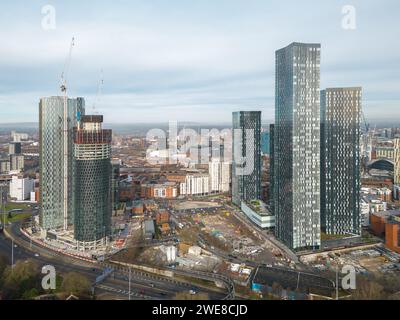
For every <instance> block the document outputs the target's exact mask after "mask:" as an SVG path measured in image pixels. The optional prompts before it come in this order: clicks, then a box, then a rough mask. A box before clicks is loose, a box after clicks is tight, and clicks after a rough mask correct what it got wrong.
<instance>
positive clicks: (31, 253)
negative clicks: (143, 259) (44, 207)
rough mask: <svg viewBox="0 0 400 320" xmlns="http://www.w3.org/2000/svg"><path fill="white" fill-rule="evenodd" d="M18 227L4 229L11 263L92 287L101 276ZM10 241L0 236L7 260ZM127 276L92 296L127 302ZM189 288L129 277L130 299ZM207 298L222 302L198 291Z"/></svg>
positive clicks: (218, 294)
mask: <svg viewBox="0 0 400 320" xmlns="http://www.w3.org/2000/svg"><path fill="white" fill-rule="evenodd" d="M19 226H20V224H19V223H13V224H12V225H11V226H8V227H7V230H6V231H7V232H8V233H9V234H10V235H11V236H12V237H13V238H14V262H15V261H17V260H26V259H31V260H33V261H35V262H36V263H38V265H39V266H45V265H52V266H54V267H55V269H56V272H59V273H66V272H71V271H74V272H77V273H80V274H82V275H84V276H85V277H87V278H88V280H89V281H90V282H91V283H95V281H96V277H97V276H99V275H101V274H102V272H103V269H102V267H101V266H100V265H98V264H96V263H90V262H85V261H82V260H78V259H75V258H72V257H68V256H65V255H62V254H60V253H57V252H54V251H51V250H49V249H46V248H44V247H41V246H39V245H37V244H35V243H31V242H30V241H29V239H28V238H26V237H25V236H24V235H23V234H22V233H21V231H20V230H19ZM11 251H12V241H11V239H9V238H7V237H6V236H5V234H3V233H2V234H0V252H1V253H3V254H5V255H7V256H9V257H10V258H11ZM128 279H129V278H128V275H127V274H126V273H123V272H114V273H113V274H112V275H111V276H109V277H108V278H106V279H105V280H104V281H103V282H102V283H100V284H97V285H96V286H95V292H96V295H98V296H101V295H102V294H104V293H108V294H111V295H112V297H113V298H116V299H128V287H129V284H128V283H129V281H128ZM191 287H192V285H191V284H190V283H187V282H183V281H176V280H174V279H170V278H166V277H165V278H163V277H159V276H156V277H155V276H154V275H152V274H149V273H146V274H144V276H143V273H142V275H140V276H139V275H137V274H135V273H132V274H131V299H157V300H161V299H172V298H174V296H175V294H176V293H178V292H182V291H187V292H188V291H189V290H190V289H191ZM201 292H205V293H207V294H208V295H209V298H210V299H213V300H218V299H222V298H223V297H224V296H225V294H224V293H223V292H222V293H221V292H216V291H213V290H207V289H201Z"/></svg>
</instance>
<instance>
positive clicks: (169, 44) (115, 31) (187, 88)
mask: <svg viewBox="0 0 400 320" xmlns="http://www.w3.org/2000/svg"><path fill="white" fill-rule="evenodd" d="M14 3H15V4H12V5H11V4H9V5H7V9H8V10H4V12H2V13H1V18H2V19H1V21H2V24H4V27H3V28H2V31H1V32H2V33H4V34H3V37H2V38H3V43H4V47H3V48H2V59H1V60H0V66H1V67H2V68H3V70H5V72H4V73H2V74H1V75H0V77H1V78H0V80H1V81H0V82H1V83H3V85H2V86H1V87H0V108H1V110H2V113H1V118H0V123H12V122H14V123H15V122H21V121H23V120H24V119H26V117H27V116H29V117H30V118H32V119H37V115H36V114H35V106H36V104H37V100H38V97H41V96H51V95H54V93H55V92H56V90H57V86H56V85H55V84H56V83H57V79H58V77H59V74H60V70H61V69H62V64H63V62H64V59H65V51H66V44H67V43H68V41H69V39H70V38H71V37H72V36H75V37H76V48H75V49H74V57H73V59H72V63H71V72H70V95H71V96H85V98H86V100H87V101H88V107H89V108H91V106H92V105H93V103H94V102H95V100H96V91H97V84H98V82H99V76H100V75H99V74H100V69H103V70H104V88H103V95H102V96H101V99H100V101H99V102H98V103H97V105H96V109H97V110H98V111H99V112H101V113H102V114H104V116H105V117H106V118H107V119H108V121H109V122H110V123H116V122H121V120H119V121H118V117H116V113H117V112H115V111H117V110H118V111H121V112H124V113H125V114H126V117H125V119H124V120H123V121H122V122H123V123H137V122H139V123H141V122H144V123H146V122H158V121H160V120H161V119H162V118H161V117H160V116H157V114H163V115H166V116H167V117H168V118H169V119H171V120H178V121H194V120H196V121H199V120H201V121H206V120H209V119H207V118H206V117H205V116H204V114H206V113H207V112H208V111H211V110H212V111H213V113H214V114H215V117H214V119H212V121H219V122H221V121H222V122H229V119H230V114H231V112H234V111H240V110H244V111H245V110H248V111H249V110H259V111H263V119H262V120H263V121H264V120H272V119H273V118H274V103H273V97H274V93H273V91H274V90H273V78H274V71H273V70H274V65H273V55H274V50H275V48H278V47H282V46H283V45H285V44H287V43H291V42H292V41H293V40H294V39H296V40H298V41H304V42H320V43H321V44H322V48H323V50H324V52H326V53H325V54H324V55H323V56H322V60H323V61H324V67H323V68H322V70H321V72H322V76H321V87H332V86H335V84H336V83H342V85H343V86H357V85H362V86H363V88H364V92H365V94H364V98H365V102H364V111H365V114H366V116H367V118H375V119H383V120H385V119H387V118H389V116H387V117H385V114H383V113H381V112H380V110H381V109H382V108H384V109H385V110H386V111H387V114H399V111H398V103H399V101H400V96H399V94H398V92H397V90H396V88H398V87H399V83H398V82H397V81H398V79H397V78H396V69H397V68H398V60H397V59H396V57H397V55H398V52H399V48H398V45H397V44H396V43H390V47H391V51H390V52H386V53H385V59H384V61H383V60H382V59H381V51H380V50H379V48H381V47H388V41H390V39H392V38H394V33H395V30H396V26H397V24H398V22H397V20H396V19H395V16H393V15H392V14H391V10H388V7H389V8H390V7H391V6H395V4H396V3H395V1H388V2H386V4H385V6H382V5H381V4H377V3H374V2H373V1H364V2H363V3H359V4H357V5H356V6H355V9H356V10H357V11H356V18H357V20H356V21H357V25H356V29H355V30H346V29H343V27H342V25H341V23H342V19H343V16H344V15H343V14H342V12H341V10H342V8H343V6H344V4H339V3H335V4H334V3H329V4H326V3H324V4H320V3H318V4H316V3H315V2H312V1H303V2H302V8H301V12H302V13H303V15H298V14H297V11H298V9H299V8H298V7H297V6H298V5H297V3H296V4H295V5H293V6H292V7H291V9H290V10H287V9H286V8H285V9H283V6H282V8H279V7H278V5H277V3H278V2H270V3H269V4H265V3H263V2H262V1H255V2H253V3H252V5H248V4H246V3H245V2H243V1H234V2H229V4H230V6H228V3H227V2H226V1H222V2H220V3H218V4H211V3H210V2H205V3H202V4H197V5H195V6H189V5H184V4H182V3H181V2H180V1H176V2H173V3H172V4H171V3H170V2H169V3H168V5H167V4H166V3H163V2H162V1H160V2H159V5H161V6H157V7H156V6H154V5H151V4H146V3H144V2H141V1H136V2H135V3H133V4H129V5H130V6H135V10H134V13H133V17H129V19H128V16H127V15H126V14H125V13H124V12H122V11H121V7H120V6H119V5H118V4H121V3H124V5H126V3H125V2H117V3H116V4H115V5H114V6H107V5H106V4H104V3H99V4H98V5H96V6H95V7H92V6H89V5H87V4H80V10H79V12H78V13H77V12H76V10H73V11H72V10H71V8H73V7H74V6H70V5H65V4H64V5H62V4H56V5H54V8H55V10H56V17H57V19H56V22H57V25H56V29H55V30H43V29H42V26H41V20H42V18H43V16H44V15H41V13H40V10H41V8H42V6H39V5H35V4H28V5H24V6H21V3H22V2H18V1H17V2H14ZM178 4H179V7H178ZM178 8H181V9H178ZM311 8H312V9H313V10H318V12H319V15H317V16H315V15H313V13H312V12H313V10H311ZM181 10H187V11H185V14H183V12H182V11H181ZM164 13H167V16H165V15H163V18H164V20H162V21H161V20H160V15H161V14H164ZM210 13H211V14H210ZM17 14H24V15H25V17H26V19H25V21H24V22H23V23H21V22H19V25H15V22H14V21H12V20H11V18H10V17H13V16H15V15H17ZM143 14H147V15H146V18H143V17H142V15H143ZM113 15H116V16H118V17H119V23H115V22H114V21H113V19H112V16H113ZM88 16H89V17H90V18H91V20H90V21H91V22H90V23H88V22H87V20H86V18H87V17H88ZM311 16H312V19H311ZM72 17H73V18H72ZM135 18H136V19H135ZM235 18H236V19H238V20H239V19H240V20H239V21H241V22H242V23H241V24H239V25H236V24H235V23H234V21H235ZM66 19H72V20H69V22H68V23H67V22H66ZM367 20H368V24H366V21H367ZM72 22H73V24H72ZM100 23H101V24H100ZM314 24H318V25H319V26H320V27H319V28H314V27H313V26H314ZM383 26H384V27H385V30H384V33H385V35H386V37H380V36H379V34H381V33H382V32H383V30H382V28H383ZM388 27H389V28H388ZM11 28H12V30H13V32H12V33H11V32H8V30H11ZM94 28H96V32H95V33H94V32H93V30H94ZM99 30H101V32H99ZM271 30H274V32H273V33H271ZM278 30H279V31H278ZM392 32H393V37H391V36H390V34H391V33H392ZM10 35H12V37H10ZM370 38H373V39H374V41H375V45H374V46H373V47H371V46H370V42H369V39H370ZM13 39H14V40H15V39H18V45H15V44H13V43H14V41H13ZM121 48H123V50H121ZM116 52H118V55H119V58H118V59H115V58H114V57H115V54H116ZM164 52H166V53H167V54H166V55H164V54H163V53H164ZM364 52H368V55H365V54H364ZM397 73H398V72H397ZM22 74H23V76H22ZM372 74H373V76H371V75H372ZM16 79H18V81H16ZM39 79H40V81H38V80H39ZM39 82H40V84H39ZM39 88H40V90H39ZM111 104H112V105H113V108H109V107H108V106H109V105H111ZM388 120H389V119H388ZM209 121H210V120H209Z"/></svg>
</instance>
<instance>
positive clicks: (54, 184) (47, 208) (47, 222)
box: [39, 97, 85, 233]
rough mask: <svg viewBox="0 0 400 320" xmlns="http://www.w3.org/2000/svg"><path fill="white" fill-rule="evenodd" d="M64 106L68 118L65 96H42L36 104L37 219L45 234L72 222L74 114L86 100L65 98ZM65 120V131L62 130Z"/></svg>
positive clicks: (80, 111)
mask: <svg viewBox="0 0 400 320" xmlns="http://www.w3.org/2000/svg"><path fill="white" fill-rule="evenodd" d="M66 106H67V110H66V111H67V113H66V114H67V119H65V118H64V97H48V98H42V99H41V100H40V103H39V142H40V149H39V153H40V159H39V167H40V197H39V198H40V203H39V208H40V209H39V221H40V226H41V228H42V231H44V232H45V233H46V231H47V230H55V229H60V228H66V227H67V225H70V224H73V213H74V201H73V193H72V191H73V179H74V176H75V172H74V166H73V127H74V126H76V124H77V115H78V114H83V113H84V111H85V101H84V99H83V98H76V99H67V103H66ZM65 120H66V122H67V131H65V130H64V121H65ZM65 142H66V143H67V145H66V148H64V143H65ZM65 150H68V153H67V154H68V155H67V157H64V152H65ZM64 168H65V172H66V173H67V174H65V172H64ZM64 178H66V179H67V181H66V183H64ZM64 186H67V190H66V194H68V195H70V196H69V197H67V198H65V197H64V194H65V193H64ZM65 208H66V213H67V215H66V214H65Z"/></svg>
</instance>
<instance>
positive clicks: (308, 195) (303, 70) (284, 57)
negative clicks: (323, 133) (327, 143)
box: [273, 43, 321, 250]
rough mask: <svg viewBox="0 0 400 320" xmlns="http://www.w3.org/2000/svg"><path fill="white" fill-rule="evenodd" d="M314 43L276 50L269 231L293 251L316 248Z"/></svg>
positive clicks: (317, 116)
mask: <svg viewBox="0 0 400 320" xmlns="http://www.w3.org/2000/svg"><path fill="white" fill-rule="evenodd" d="M320 50H321V49H320V45H319V44H304V43H292V44H291V45H289V46H287V47H285V48H283V49H280V50H278V51H277V52H276V74H275V77H276V82H275V90H276V93H275V99H276V100H275V130H274V178H273V181H274V187H273V190H274V213H275V221H276V226H275V234H276V237H277V238H278V239H279V240H280V241H282V242H283V243H284V244H285V245H286V246H288V247H289V248H291V249H293V250H302V249H317V248H319V247H320V241H321V235H320V54H321V52H320Z"/></svg>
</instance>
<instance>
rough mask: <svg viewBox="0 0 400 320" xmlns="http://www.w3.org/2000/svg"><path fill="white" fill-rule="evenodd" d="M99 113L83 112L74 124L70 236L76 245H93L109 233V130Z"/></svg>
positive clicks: (90, 246) (104, 240) (86, 246)
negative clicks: (73, 207) (72, 201)
mask: <svg viewBox="0 0 400 320" xmlns="http://www.w3.org/2000/svg"><path fill="white" fill-rule="evenodd" d="M102 122H103V116H101V115H85V116H82V117H81V118H80V119H78V125H77V127H76V128H74V160H75V167H76V176H75V183H74V194H75V196H74V199H75V219H74V220H75V223H74V237H75V240H77V245H78V248H80V249H95V248H96V247H97V246H98V245H100V244H103V243H106V240H107V237H108V236H109V235H110V233H111V210H112V208H111V207H112V203H111V202H112V201H111V199H112V197H111V173H112V171H111V139H112V132H111V130H106V129H103V128H102Z"/></svg>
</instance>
